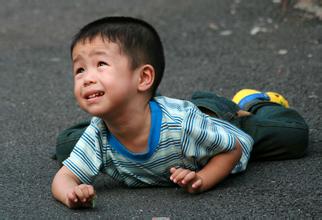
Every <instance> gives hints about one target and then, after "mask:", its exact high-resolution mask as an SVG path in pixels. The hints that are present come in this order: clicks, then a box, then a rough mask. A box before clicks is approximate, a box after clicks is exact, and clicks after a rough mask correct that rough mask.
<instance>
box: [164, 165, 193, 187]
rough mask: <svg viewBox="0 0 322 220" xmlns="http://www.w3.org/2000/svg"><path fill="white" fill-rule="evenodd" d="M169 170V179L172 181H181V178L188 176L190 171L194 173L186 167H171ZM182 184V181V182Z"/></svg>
mask: <svg viewBox="0 0 322 220" xmlns="http://www.w3.org/2000/svg"><path fill="white" fill-rule="evenodd" d="M170 172H172V175H171V176H170V180H172V181H173V182H174V183H178V184H179V183H182V180H184V178H185V177H186V176H188V174H190V173H194V172H193V171H191V170H188V169H182V168H178V169H176V168H171V169H170ZM190 175H191V174H190ZM182 184H184V183H182Z"/></svg>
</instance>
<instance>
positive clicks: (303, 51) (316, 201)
mask: <svg viewBox="0 0 322 220" xmlns="http://www.w3.org/2000/svg"><path fill="white" fill-rule="evenodd" d="M0 3H1V4H0V5H1V7H0V98H1V105H0V106H1V107H0V129H1V134H0V152H1V155H0V156H1V160H0V174H1V178H0V196H1V199H0V219H152V218H153V217H166V218H170V219H235V218H245V219H285V218H286V219H322V185H321V182H322V175H321V170H322V169H321V168H322V165H321V158H322V146H321V145H322V144H321V142H322V134H321V127H322V118H321V113H322V112H321V109H322V99H321V94H322V76H321V74H322V73H321V70H322V64H321V58H322V56H321V54H322V23H321V21H319V20H317V19H314V18H312V17H310V16H309V15H307V14H305V13H303V12H301V11H296V10H294V9H292V8H291V7H290V8H289V9H288V10H287V11H286V12H282V11H281V9H280V5H278V4H276V3H273V1H271V0H265V1H257V0H248V1H246V0H231V1H227V0H202V1H193V0H177V1H173V0H164V1H161V0H155V1H149V0H138V1H125V0H115V1H109V0H105V1H99V0H91V1H85V0H78V1H63V0H58V1H50V0H42V1H40V0H25V1H19V0H12V1H4V0H1V1H0ZM107 15H125V16H134V17H138V18H143V19H145V20H147V21H148V22H150V23H151V24H152V25H154V26H155V27H156V29H157V30H158V31H159V33H160V36H161V38H162V40H163V42H164V47H165V55H166V62H167V66H166V72H165V76H164V79H163V81H162V84H161V87H160V91H161V93H162V94H163V95H166V96H170V97H177V98H189V95H190V94H191V93H192V92H193V91H195V90H207V91H214V92H216V93H218V94H220V95H222V96H226V97H232V95H233V94H234V93H235V92H236V91H237V90H239V89H241V88H254V89H259V90H263V91H269V90H273V91H278V92H281V93H282V94H284V95H285V96H286V97H287V98H288V100H289V102H290V104H291V106H292V107H294V108H296V109H297V110H298V111H299V112H300V113H301V114H302V115H303V116H304V117H305V119H306V120H307V123H308V124H309V126H310V144H309V149H308V152H307V155H306V156H305V157H304V158H302V159H298V160H287V161H268V162H252V163H250V164H249V167H248V169H247V171H246V172H245V173H243V174H240V175H236V176H232V177H229V178H228V179H226V180H225V181H224V182H222V183H221V184H219V185H218V186H217V187H216V188H214V189H213V190H211V191H209V192H206V193H203V194H200V195H190V194H188V193H185V192H184V191H183V190H182V189H179V188H144V189H129V188H126V187H123V186H120V185H117V184H115V183H113V182H112V181H111V180H110V179H108V178H107V177H106V176H100V177H99V178H98V179H97V181H96V182H95V187H96V190H97V192H98V198H97V206H96V208H95V209H90V210H69V209H68V208H66V207H64V206H63V205H62V204H60V203H58V202H57V201H55V199H53V198H52V196H51V192H50V185H51V181H52V178H53V176H54V174H55V173H56V171H57V170H58V168H59V165H58V163H57V162H56V161H54V160H51V159H50V156H51V155H52V153H53V152H54V148H55V138H56V136H57V133H58V132H59V131H61V130H62V129H64V128H66V127H68V126H70V125H73V124H75V123H77V122H80V121H82V120H83V119H86V118H88V117H89V116H88V115H86V114H85V113H84V112H82V111H81V110H80V109H79V108H78V106H77V105H76V103H75V100H74V98H73V94H72V86H73V80H72V75H71V67H70V57H69V43H70V39H71V37H72V36H73V34H74V33H75V32H76V31H77V30H78V29H79V28H80V27H81V26H83V25H84V24H86V23H88V22H90V21H92V20H94V19H97V18H99V17H103V16H107Z"/></svg>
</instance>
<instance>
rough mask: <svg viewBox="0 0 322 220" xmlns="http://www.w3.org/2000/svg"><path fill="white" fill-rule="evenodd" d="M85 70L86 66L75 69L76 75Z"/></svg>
mask: <svg viewBox="0 0 322 220" xmlns="http://www.w3.org/2000/svg"><path fill="white" fill-rule="evenodd" d="M82 72H84V68H77V69H76V71H75V75H77V74H79V73H82Z"/></svg>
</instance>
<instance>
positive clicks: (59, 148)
mask: <svg viewBox="0 0 322 220" xmlns="http://www.w3.org/2000/svg"><path fill="white" fill-rule="evenodd" d="M89 124H90V121H85V122H82V123H79V124H77V125H75V126H72V127H70V128H68V129H66V130H64V131H62V132H61V133H59V134H58V137H57V140H56V157H57V160H58V161H59V163H61V162H63V161H64V160H65V159H67V158H68V157H69V155H70V153H71V152H72V150H73V149H74V146H75V145H76V143H77V141H78V140H79V138H80V137H81V136H82V134H83V133H84V131H85V129H86V128H87V127H88V125H89Z"/></svg>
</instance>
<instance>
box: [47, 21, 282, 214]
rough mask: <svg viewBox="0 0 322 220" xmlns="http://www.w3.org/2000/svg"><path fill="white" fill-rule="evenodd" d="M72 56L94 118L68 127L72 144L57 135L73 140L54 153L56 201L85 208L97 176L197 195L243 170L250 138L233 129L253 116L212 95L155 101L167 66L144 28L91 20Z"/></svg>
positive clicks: (80, 91) (78, 89)
mask: <svg viewBox="0 0 322 220" xmlns="http://www.w3.org/2000/svg"><path fill="white" fill-rule="evenodd" d="M71 55H72V63H73V75H74V94H75V97H76V100H77V102H78V104H79V105H80V107H81V108H82V109H83V110H85V111H86V112H88V113H89V114H90V115H92V116H93V118H92V120H91V122H90V124H89V125H87V124H84V126H83V127H81V128H77V129H76V130H73V128H72V129H69V130H68V131H67V132H70V133H69V134H71V136H70V137H72V138H71V139H70V138H69V137H66V136H65V137H63V139H64V141H70V140H75V137H76V139H77V143H76V145H75V147H74V145H72V148H70V147H69V148H67V150H66V148H65V151H67V154H66V155H65V157H59V152H58V151H57V152H58V153H57V156H58V159H60V160H61V161H62V160H63V166H62V167H61V169H60V170H59V171H58V172H57V174H56V176H55V177H54V180H53V183H52V193H53V196H54V197H55V198H56V199H57V200H59V201H61V202H62V203H64V204H65V205H67V206H68V207H70V208H76V207H89V206H91V202H92V200H93V198H94V197H95V190H94V188H93V186H92V185H91V183H92V182H93V180H94V178H95V177H96V176H97V175H98V174H99V173H100V172H104V173H107V174H108V175H109V176H111V177H112V178H113V179H114V180H116V181H119V182H121V183H124V184H126V185H128V186H130V187H145V186H169V185H175V184H177V185H179V186H181V187H183V188H184V189H186V190H187V191H188V192H191V193H195V192H203V191H206V190H209V189H211V188H213V187H214V186H215V185H216V184H217V183H219V182H220V181H221V180H223V179H224V178H225V177H227V176H228V175H229V174H231V173H237V172H241V171H244V170H245V169H246V166H247V163H248V161H249V158H250V154H251V151H252V146H253V143H254V141H253V139H252V137H250V136H249V135H248V134H246V133H245V132H243V131H242V130H240V129H238V128H237V127H236V126H239V127H240V128H242V129H243V126H244V125H245V122H244V121H243V118H250V117H251V116H252V115H251V114H250V113H249V114H248V113H247V114H246V115H247V116H245V117H238V114H239V115H240V113H243V112H242V111H240V109H239V107H238V106H237V105H235V104H234V103H233V102H230V101H229V100H225V99H224V98H222V97H218V96H216V95H215V94H211V93H202V92H201V93H196V94H195V95H194V96H193V97H192V102H193V103H195V104H193V103H192V102H189V101H183V100H178V99H171V98H168V97H164V96H155V93H156V90H157V88H158V86H159V84H160V82H161V79H162V76H163V71H164V66H165V62H164V54H163V47H162V43H161V40H160V37H159V36H158V34H157V32H156V31H155V29H154V28H153V27H152V26H151V25H149V24H148V23H146V22H144V21H142V20H139V19H135V18H130V17H106V18H102V19H99V20H96V21H94V22H92V23H90V24H88V25H86V26H84V27H83V28H82V29H81V30H80V31H79V32H78V33H77V34H76V35H75V37H74V40H73V42H72V45H71ZM218 103H221V104H218ZM261 103H262V102H261ZM261 103H260V105H262V104H261ZM267 103H271V102H267ZM267 103H266V104H267ZM257 104H258V103H256V105H257ZM275 105H278V104H275ZM197 106H198V107H197ZM267 106H268V105H267ZM267 106H266V107H267ZM261 107H262V106H261ZM278 107H280V108H283V109H286V108H284V107H283V106H280V105H278ZM201 110H202V111H203V112H206V113H208V114H205V113H203V112H202V111H201ZM257 110H258V109H256V111H257ZM210 115H211V116H215V117H211V116H210ZM254 120H255V121H256V120H259V119H256V118H255V119H254ZM227 121H229V122H230V123H229V122H227ZM233 124H234V125H233ZM235 125H236V126H235ZM248 126H249V125H248V124H247V123H246V126H245V127H246V129H245V130H246V132H247V131H248V130H247V127H248ZM85 127H86V129H85ZM251 129H253V127H252V126H251ZM251 129H250V133H251ZM80 131H81V132H80ZM75 133H77V135H79V136H77V135H76V136H75V135H74V136H73V134H75ZM64 134H66V133H64ZM80 134H81V135H80ZM254 137H255V138H254V139H255V142H256V141H258V140H257V139H259V141H261V140H260V138H257V136H256V134H254ZM78 139H79V140H78ZM64 143H66V142H64ZM58 146H61V145H59V144H58ZM57 149H61V147H58V148H57ZM72 149H73V150H72ZM71 150H72V152H71V153H70V151H71ZM69 154H70V155H69ZM66 157H68V158H67V159H66V160H65V158H66Z"/></svg>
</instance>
